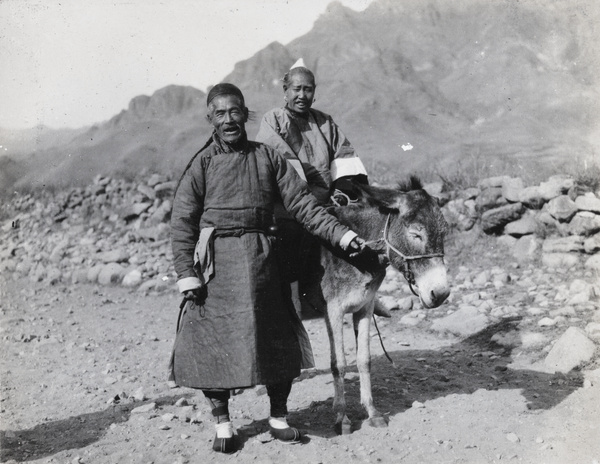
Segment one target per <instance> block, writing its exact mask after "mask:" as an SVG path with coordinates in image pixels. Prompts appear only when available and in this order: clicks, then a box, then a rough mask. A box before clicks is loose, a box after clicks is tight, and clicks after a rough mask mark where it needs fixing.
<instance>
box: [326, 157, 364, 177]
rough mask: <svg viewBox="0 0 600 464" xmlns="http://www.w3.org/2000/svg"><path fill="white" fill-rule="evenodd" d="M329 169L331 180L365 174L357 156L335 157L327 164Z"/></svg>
mask: <svg viewBox="0 0 600 464" xmlns="http://www.w3.org/2000/svg"><path fill="white" fill-rule="evenodd" d="M329 169H330V170H331V180H332V181H335V180H338V179H339V178H340V177H346V176H357V175H359V174H364V175H365V176H366V175H367V170H366V169H365V166H364V164H362V161H361V160H360V158H359V157H358V156H355V157H353V158H336V159H334V160H333V161H332V162H331V165H330V166H329Z"/></svg>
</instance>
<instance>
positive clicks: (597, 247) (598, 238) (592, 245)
mask: <svg viewBox="0 0 600 464" xmlns="http://www.w3.org/2000/svg"><path fill="white" fill-rule="evenodd" d="M583 248H584V250H585V252H586V253H589V254H593V253H596V252H598V251H600V234H595V235H592V236H591V237H590V238H587V239H585V240H584V242H583Z"/></svg>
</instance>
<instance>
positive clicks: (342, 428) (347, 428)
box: [335, 417, 352, 435]
mask: <svg viewBox="0 0 600 464" xmlns="http://www.w3.org/2000/svg"><path fill="white" fill-rule="evenodd" d="M335 432H336V433H337V434H338V435H350V434H351V433H352V422H350V419H348V418H347V417H344V419H343V420H342V421H341V422H336V424H335Z"/></svg>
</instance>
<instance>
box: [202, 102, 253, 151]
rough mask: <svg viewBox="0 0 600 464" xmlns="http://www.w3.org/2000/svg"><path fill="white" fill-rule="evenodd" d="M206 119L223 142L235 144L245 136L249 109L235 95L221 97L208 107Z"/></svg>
mask: <svg viewBox="0 0 600 464" xmlns="http://www.w3.org/2000/svg"><path fill="white" fill-rule="evenodd" d="M206 117H207V118H208V121H209V122H210V123H211V124H212V125H213V127H214V128H215V131H216V132H217V135H218V136H219V138H220V139H221V140H223V141H224V142H226V143H235V142H237V141H238V140H239V139H240V138H241V137H242V135H243V134H244V128H245V125H246V121H247V120H248V109H247V108H246V107H245V106H244V105H243V103H242V101H241V100H240V98H239V97H237V96H235V95H219V96H218V97H215V98H213V100H212V101H211V102H210V104H209V105H208V114H207V115H206Z"/></svg>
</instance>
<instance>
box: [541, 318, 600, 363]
mask: <svg viewBox="0 0 600 464" xmlns="http://www.w3.org/2000/svg"><path fill="white" fill-rule="evenodd" d="M595 351H596V344H595V343H594V342H593V341H591V340H590V339H589V338H588V337H587V336H586V335H585V332H583V331H582V330H581V329H579V328H577V327H569V328H568V329H567V330H566V332H565V333H564V334H563V335H562V336H561V337H560V338H559V339H558V341H557V342H556V343H555V344H554V346H553V347H552V349H551V350H550V352H549V353H548V356H546V359H545V360H544V364H545V365H546V366H547V367H549V368H551V369H553V370H554V371H555V372H562V373H567V372H569V371H571V370H572V369H574V368H576V367H578V366H580V365H582V364H583V363H585V362H588V361H590V360H591V359H592V357H593V356H594V352H595Z"/></svg>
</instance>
